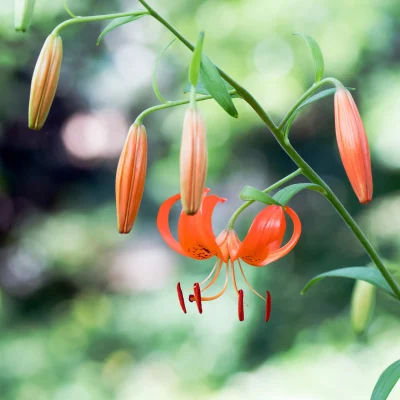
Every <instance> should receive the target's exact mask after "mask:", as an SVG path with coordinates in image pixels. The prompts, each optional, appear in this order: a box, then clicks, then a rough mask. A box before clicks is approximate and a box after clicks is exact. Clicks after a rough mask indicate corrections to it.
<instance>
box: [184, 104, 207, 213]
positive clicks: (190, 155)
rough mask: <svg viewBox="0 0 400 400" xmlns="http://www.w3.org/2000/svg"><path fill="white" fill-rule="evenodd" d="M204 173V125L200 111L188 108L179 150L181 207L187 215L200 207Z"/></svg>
mask: <svg viewBox="0 0 400 400" xmlns="http://www.w3.org/2000/svg"><path fill="white" fill-rule="evenodd" d="M206 175H207V141H206V126H205V123H204V119H203V117H202V115H201V113H200V111H199V110H197V109H192V108H188V109H187V110H186V113H185V119H184V123H183V131H182V142H181V151H180V191H181V200H182V208H183V210H184V212H185V213H186V214H187V215H194V214H196V213H197V211H198V210H199V208H200V204H201V200H202V197H203V191H204V185H205V182H206Z"/></svg>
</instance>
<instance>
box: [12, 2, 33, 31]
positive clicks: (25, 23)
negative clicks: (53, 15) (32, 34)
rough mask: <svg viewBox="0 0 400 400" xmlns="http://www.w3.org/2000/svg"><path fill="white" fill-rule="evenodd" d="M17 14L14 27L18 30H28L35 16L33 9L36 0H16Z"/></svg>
mask: <svg viewBox="0 0 400 400" xmlns="http://www.w3.org/2000/svg"><path fill="white" fill-rule="evenodd" d="M14 1H15V16H14V27H15V30H16V31H17V32H19V31H22V32H26V31H27V29H28V28H29V25H30V24H31V21H32V17H33V9H34V8H35V1H36V0H14Z"/></svg>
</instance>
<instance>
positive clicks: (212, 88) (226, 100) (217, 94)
mask: <svg viewBox="0 0 400 400" xmlns="http://www.w3.org/2000/svg"><path fill="white" fill-rule="evenodd" d="M200 76H201V81H202V82H203V85H204V87H205V88H206V89H207V91H208V92H209V93H210V94H211V96H212V97H213V98H214V99H215V101H216V102H217V103H218V104H219V105H220V106H221V107H222V108H223V109H224V110H225V111H226V112H227V113H228V114H229V115H230V116H232V117H234V118H237V117H238V112H237V110H236V108H235V105H234V104H233V101H232V98H231V95H230V94H229V92H228V89H227V88H226V86H225V84H224V80H223V79H222V77H221V75H220V74H219V71H218V69H217V67H216V66H215V65H214V64H213V62H212V61H211V60H210V59H209V58H208V57H207V56H205V55H203V56H202V57H201V72H200Z"/></svg>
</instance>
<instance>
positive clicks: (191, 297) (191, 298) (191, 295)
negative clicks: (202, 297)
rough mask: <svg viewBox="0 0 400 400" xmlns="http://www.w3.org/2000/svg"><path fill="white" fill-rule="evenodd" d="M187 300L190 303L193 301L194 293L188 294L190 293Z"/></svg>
mask: <svg viewBox="0 0 400 400" xmlns="http://www.w3.org/2000/svg"><path fill="white" fill-rule="evenodd" d="M189 301H190V302H191V303H193V302H194V294H190V295H189Z"/></svg>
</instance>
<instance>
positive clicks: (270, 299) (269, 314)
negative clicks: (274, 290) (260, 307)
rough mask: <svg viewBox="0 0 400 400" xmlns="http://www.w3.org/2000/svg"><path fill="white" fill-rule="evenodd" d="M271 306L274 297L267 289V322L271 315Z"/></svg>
mask: <svg viewBox="0 0 400 400" xmlns="http://www.w3.org/2000/svg"><path fill="white" fill-rule="evenodd" d="M271 306H272V297H271V293H270V292H269V291H268V290H267V298H266V304H265V322H268V321H269V317H270V316H271Z"/></svg>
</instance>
